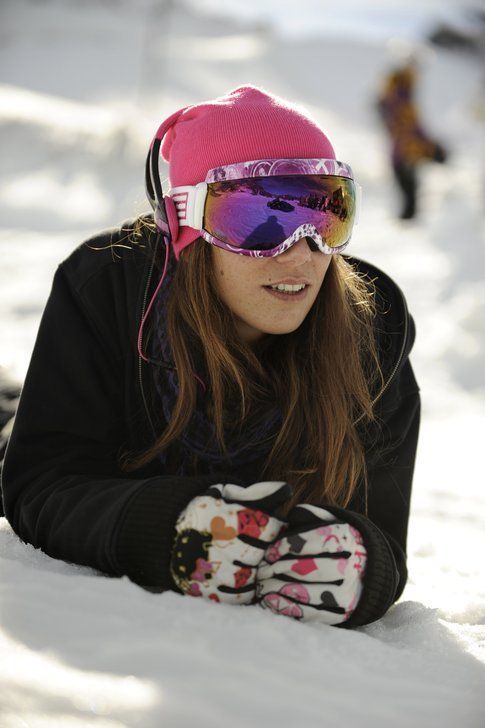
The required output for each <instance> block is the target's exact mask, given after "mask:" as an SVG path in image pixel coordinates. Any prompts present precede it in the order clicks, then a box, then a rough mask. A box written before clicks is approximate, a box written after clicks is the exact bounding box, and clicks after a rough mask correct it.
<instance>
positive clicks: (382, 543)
mask: <svg viewBox="0 0 485 728" xmlns="http://www.w3.org/2000/svg"><path fill="white" fill-rule="evenodd" d="M325 509H326V510H328V511H330V512H331V513H333V514H334V515H335V516H337V518H339V519H341V520H342V521H345V522H346V523H349V524H350V525H351V526H354V528H356V529H357V530H358V531H359V532H360V534H361V535H362V538H363V540H364V546H365V548H366V551H367V562H366V567H365V572H364V580H363V590H362V594H361V597H360V599H359V603H358V604H357V607H356V608H355V610H354V611H353V613H352V615H351V616H350V617H349V619H348V620H347V621H346V622H343V623H342V624H340V625H338V626H339V627H347V628H352V627H362V626H363V625H364V624H369V623H370V622H375V620H376V619H380V618H381V617H383V616H384V614H385V613H386V612H387V610H388V609H389V607H390V606H391V605H392V604H393V603H394V601H395V598H396V593H397V588H398V584H399V572H398V569H397V566H396V560H395V558H394V554H393V552H392V549H391V547H390V545H389V542H388V540H387V539H386V537H385V535H384V534H383V533H382V531H381V530H380V529H379V528H377V526H376V525H375V524H374V523H372V521H370V520H369V519H368V518H366V517H365V516H362V515H360V514H358V513H355V512H354V511H348V510H346V509H344V508H338V507H336V506H325Z"/></svg>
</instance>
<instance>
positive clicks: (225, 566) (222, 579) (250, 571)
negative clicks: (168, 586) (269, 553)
mask: <svg viewBox="0 0 485 728" xmlns="http://www.w3.org/2000/svg"><path fill="white" fill-rule="evenodd" d="M291 493H292V491H291V487H290V486H289V485H288V483H281V482H262V483H254V484H253V485H250V486H249V487H247V488H244V487H242V486H240V485H233V484H232V483H228V484H227V485H220V484H219V485H212V486H211V487H210V488H209V489H208V490H207V491H206V492H205V493H204V494H203V495H200V496H197V497H196V498H194V499H193V500H191V501H190V503H189V505H188V506H187V508H185V510H184V511H182V513H181V514H180V516H179V518H178V520H177V523H176V526H175V530H176V534H177V535H176V538H175V541H174V546H173V549H172V557H171V563H170V570H171V573H172V577H173V579H174V581H175V583H176V584H177V586H178V587H179V589H181V591H183V592H184V593H185V594H190V595H191V596H194V597H206V598H208V599H214V600H215V601H216V602H219V601H222V602H227V603H229V604H250V603H251V602H253V601H254V597H255V588H256V567H257V566H258V564H259V562H260V561H261V559H262V558H263V556H264V552H265V550H266V548H267V547H268V545H269V544H270V543H271V542H272V541H274V540H275V539H276V538H277V537H278V535H279V533H280V531H281V529H282V528H283V527H284V526H285V525H286V523H285V521H283V520H280V519H278V518H277V517H276V515H272V514H277V512H278V507H279V506H280V505H282V504H283V503H284V502H285V501H287V500H288V499H289V498H290V497H291Z"/></svg>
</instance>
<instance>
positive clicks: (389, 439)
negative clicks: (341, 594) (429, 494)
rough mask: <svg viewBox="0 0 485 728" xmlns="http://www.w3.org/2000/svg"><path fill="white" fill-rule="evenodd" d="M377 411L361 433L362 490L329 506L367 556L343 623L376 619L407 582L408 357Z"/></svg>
mask: <svg viewBox="0 0 485 728" xmlns="http://www.w3.org/2000/svg"><path fill="white" fill-rule="evenodd" d="M377 415H378V419H377V422H376V425H375V427H373V428H372V433H367V437H368V438H371V439H370V440H368V449H367V480H368V484H367V495H366V496H365V495H364V494H363V493H364V489H363V490H362V491H361V493H360V494H359V495H358V496H357V498H356V499H354V501H353V502H352V503H351V504H350V507H349V509H338V508H335V507H330V508H329V510H331V511H332V512H334V513H335V515H339V517H340V518H342V520H346V521H347V522H348V523H350V524H351V525H353V526H355V528H357V529H358V530H359V531H360V533H361V534H362V538H363V541H364V544H365V546H366V549H367V556H368V558H367V565H366V571H365V576H364V582H363V591H362V595H361V598H360V600H359V603H358V605H357V607H356V609H355V611H354V612H353V614H352V616H351V617H350V619H349V620H348V621H347V622H346V623H344V624H343V625H342V626H344V627H358V626H361V625H363V624H368V623H369V622H373V621H374V620H376V619H379V618H380V617H382V616H383V615H384V614H385V613H386V612H387V610H388V609H389V607H390V606H391V605H392V604H393V603H394V602H395V601H396V600H397V599H398V598H399V597H400V596H401V594H402V592H403V590H404V587H405V585H406V581H407V567H406V540H407V530H408V521H409V509H410V500H411V486H412V479H413V471H414V462H415V457H416V448H417V442H418V434H419V421H420V397H419V389H418V385H417V383H416V380H415V377H414V373H413V370H412V367H411V363H410V362H409V360H408V359H407V360H406V362H405V363H404V365H403V367H402V369H401V371H400V373H399V375H398V376H397V377H396V378H395V380H394V381H393V383H392V385H391V386H390V387H389V389H388V390H387V391H386V393H385V395H384V396H383V398H382V401H381V402H380V404H379V407H378V411H377Z"/></svg>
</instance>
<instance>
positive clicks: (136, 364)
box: [2, 223, 419, 626]
mask: <svg viewBox="0 0 485 728" xmlns="http://www.w3.org/2000/svg"><path fill="white" fill-rule="evenodd" d="M130 230H131V228H130V223H126V224H125V225H124V226H123V227H122V228H120V229H113V230H110V231H106V232H104V233H102V234H100V235H98V236H96V237H94V238H92V239H91V240H89V241H88V242H87V243H85V244H83V245H81V246H80V247H78V248H77V249H76V250H75V251H74V252H73V253H72V254H71V255H70V256H69V257H68V258H67V260H65V261H64V262H63V263H62V264H61V265H60V266H59V268H58V270H57V272H56V274H55V277H54V281H53V287H52V291H51V294H50V297H49V299H48V301H47V304H46V308H45V311H44V314H43V317H42V321H41V324H40V328H39V332H38V336H37V341H36V344H35V348H34V351H33V354H32V359H31V363H30V367H29V370H28V373H27V377H26V380H25V384H24V387H23V390H22V394H21V397H20V403H19V407H18V411H17V416H16V420H15V424H14V428H13V432H12V435H11V438H10V442H9V444H8V447H7V452H6V457H5V464H4V469H3V475H2V491H3V501H4V508H5V514H6V517H7V518H8V520H9V522H10V523H11V525H12V528H13V529H14V531H15V532H16V533H17V534H18V535H19V536H20V538H21V539H22V540H23V541H26V542H28V543H31V544H32V545H33V546H35V547H36V548H41V549H42V550H43V551H45V552H46V553H47V554H49V555H50V556H52V557H54V558H58V559H64V560H66V561H71V562H74V563H77V564H85V565H89V566H91V567H94V568H96V569H99V570H100V571H102V572H104V573H106V574H111V575H115V576H122V575H128V576H129V577H130V579H132V580H133V581H135V582H136V583H138V584H140V585H143V586H145V587H147V588H152V589H154V590H159V591H163V590H165V589H174V590H176V587H175V585H174V583H173V581H172V579H171V576H170V571H169V557H170V550H171V545H172V542H173V538H174V533H175V531H174V526H175V521H176V519H177V516H178V515H179V513H180V511H181V510H182V509H183V508H184V507H185V506H186V505H187V503H188V502H189V501H190V500H191V499H192V498H193V497H194V496H196V495H198V494H200V493H201V492H203V491H204V490H205V489H206V488H207V487H208V485H209V484H211V483H212V482H213V481H214V476H212V477H211V476H208V475H206V474H204V473H200V474H199V475H197V476H196V477H180V476H174V475H172V474H171V472H170V470H171V468H170V467H168V469H166V471H165V472H162V468H161V465H160V463H159V462H158V461H154V462H152V463H151V464H150V465H149V466H147V467H145V468H143V469H141V470H137V471H136V472H133V473H130V474H127V473H126V472H124V471H122V470H121V469H120V466H119V456H120V453H121V452H122V451H124V450H130V451H140V450H143V449H144V448H145V447H146V446H147V444H150V443H151V442H152V441H153V439H154V436H155V434H156V433H155V432H154V430H153V429H152V428H154V427H155V426H154V424H153V423H154V422H155V421H156V418H155V410H154V406H153V401H152V399H153V389H154V387H153V384H152V382H153V376H152V372H151V371H150V370H151V367H152V365H150V364H146V363H145V362H144V361H143V360H142V359H140V358H139V357H138V354H137V346H136V339H137V333H138V327H139V322H140V319H141V316H142V312H143V310H144V307H145V306H146V303H147V300H149V296H150V293H151V292H152V291H153V289H154V286H155V285H156V283H157V281H158V278H159V275H160V274H159V260H160V257H161V256H160V249H159V245H160V243H159V241H158V239H157V238H156V236H155V235H153V234H151V233H144V237H143V239H142V241H141V244H137V245H133V246H131V247H120V246H124V245H128V246H129V234H130ZM350 260H351V261H352V262H354V263H355V265H356V266H357V267H358V268H359V269H360V270H361V271H363V272H365V273H367V274H368V275H369V276H370V277H371V278H372V279H374V280H375V284H376V286H377V292H378V298H379V301H378V303H379V307H380V309H381V310H382V311H383V313H382V315H380V316H379V318H378V321H377V322H376V326H377V328H378V331H379V348H380V353H381V362H382V367H383V371H384V377H385V381H386V384H385V388H384V391H383V392H382V393H380V395H379V400H378V404H377V413H378V416H379V419H380V425H379V427H375V428H374V430H372V431H371V432H367V433H366V434H365V442H366V452H367V465H368V475H369V492H368V503H367V517H366V516H364V515H363V513H364V512H365V508H366V506H365V503H364V496H363V492H364V491H363V488H360V489H358V490H357V491H356V494H355V496H354V498H353V501H352V503H351V504H350V508H349V509H346V510H345V512H343V515H344V517H345V519H346V520H347V521H348V522H351V523H354V525H355V526H356V527H357V528H358V529H359V530H360V531H361V533H362V535H363V537H364V542H365V545H366V547H367V551H368V563H367V568H366V577H365V582H364V591H363V595H362V597H361V599H360V602H359V605H358V607H357V609H356V611H355V612H354V614H353V615H352V618H351V619H350V620H349V622H348V623H347V626H355V625H359V624H365V623H367V622H370V621H373V620H374V619H377V618H378V617H380V616H382V615H383V614H384V613H385V612H386V610H387V609H388V608H389V606H390V605H391V604H392V603H393V602H394V601H395V600H396V599H397V598H398V597H399V595H400V594H401V593H402V590H403V588H404V585H405V583H406V578H407V572H406V556H405V552H406V533H407V526H408V516H409V501H410V494H411V481H412V474H413V467H414V458H415V451H416V443H417V436H418V428H419V391H418V386H417V384H416V381H415V378H414V375H413V372H412V369H411V365H410V363H409V360H408V354H409V351H410V349H411V346H412V343H413V340H414V324H413V321H412V319H411V317H410V316H409V314H408V312H407V308H406V303H405V300H404V297H403V295H402V293H401V291H400V290H399V288H398V287H397V286H396V284H395V283H394V282H393V281H392V280H391V279H390V278H389V277H388V276H387V275H385V274H384V273H382V272H381V271H379V270H378V269H377V268H374V267H373V266H371V265H370V264H368V263H365V262H363V261H358V260H356V259H350ZM362 436H363V437H364V434H363V435H362ZM169 462H170V461H169ZM167 470H168V471H167ZM257 476H258V474H257V473H251V474H247V473H246V474H243V473H224V474H221V477H224V478H226V479H227V480H232V482H243V483H246V484H248V480H249V478H252V480H251V482H254V480H258V479H259V478H258V477H257ZM333 510H334V511H338V510H339V509H336V508H333Z"/></svg>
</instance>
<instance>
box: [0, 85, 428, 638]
mask: <svg viewBox="0 0 485 728" xmlns="http://www.w3.org/2000/svg"><path fill="white" fill-rule="evenodd" d="M160 155H162V156H163V158H164V159H165V160H166V161H168V163H169V179H170V185H171V189H170V190H169V191H168V192H165V193H164V192H162V186H161V181H160V175H159V158H160ZM146 180H147V193H148V197H149V200H150V202H151V204H152V207H153V209H154V215H153V216H151V215H145V216H143V217H141V218H139V219H137V220H135V221H132V222H129V223H125V224H124V225H123V226H122V227H121V228H120V229H116V230H109V231H107V232H104V233H101V234H100V235H97V236H96V237H94V238H92V239H91V240H89V241H88V242H87V243H85V244H83V245H82V246H80V247H79V248H78V249H77V250H75V251H74V252H73V254H72V255H70V256H69V258H68V259H67V260H65V261H64V262H63V263H62V264H61V265H60V266H59V268H58V270H57V273H56V275H55V278H54V283H53V288H52V292H51V295H50V298H49V300H48V302H47V305H46V309H45V312H44V315H43V319H42V322H41V325H40V330H39V334H38V338H37V342H36V345H35V349H34V353H33V356H32V361H31V364H30V368H29V372H28V375H27V379H26V382H25V386H24V388H23V391H22V395H21V400H20V404H19V408H18V413H17V417H16V422H15V425H14V428H13V432H12V436H11V439H10V442H9V445H8V448H7V454H6V459H5V466H4V473H3V498H4V506H5V511H6V516H7V518H8V519H9V521H10V523H11V524H12V527H13V528H14V530H15V531H16V532H17V534H18V535H19V536H20V538H21V539H23V540H24V541H26V542H29V543H31V544H33V545H34V546H35V547H37V548H41V549H42V550H43V551H45V552H46V553H47V554H49V555H50V556H52V557H54V558H59V559H64V560H66V561H71V562H74V563H77V564H85V565H89V566H92V567H95V568H96V569H99V570H101V571H103V572H105V573H107V574H111V575H117V576H122V575H128V576H129V578H130V579H132V580H133V581H134V582H136V583H137V584H140V585H141V586H144V587H146V588H149V589H152V590H154V591H164V590H167V589H172V590H175V591H178V592H181V593H183V594H187V595H192V596H201V597H203V598H208V599H212V600H214V601H217V602H219V601H220V602H227V603H231V604H240V605H247V604H256V605H259V606H260V607H262V608H265V609H270V610H272V611H273V612H275V613H280V614H284V615H288V616H291V617H295V618H297V619H302V620H316V621H320V622H323V623H325V624H332V625H341V626H345V627H355V626H359V625H363V624H366V623H368V622H371V621H373V620H375V619H378V618H379V617H381V616H382V615H383V614H385V612H386V611H387V610H388V609H389V607H390V606H391V605H392V604H393V602H395V601H396V600H397V599H398V598H399V596H400V595H401V593H402V590H403V588H404V585H405V583H406V577H407V572H406V555H405V554H406V532H407V526H408V517H409V501H410V493H411V481H412V474H413V466H414V458H415V450H416V442H417V436H418V426H419V392H418V386H417V384H416V381H415V378H414V375H413V371H412V369H411V365H410V362H409V359H408V355H409V352H410V349H411V346H412V343H413V339H414V325H413V321H412V319H411V317H410V316H409V314H408V312H407V308H406V303H405V300H404V297H403V295H402V293H401V291H400V290H399V288H398V287H397V286H396V284H395V283H394V282H393V281H392V280H391V279H390V278H389V277H388V276H387V275H386V274H384V273H383V272H381V271H380V270H378V269H377V268H375V267H374V266H373V265H371V264H369V263H366V262H364V261H362V260H358V259H356V258H352V257H349V256H347V255H345V256H344V255H342V253H343V250H344V248H345V247H346V246H347V244H348V242H349V240H350V236H351V233H352V227H353V224H354V222H355V217H356V208H357V202H358V199H357V197H358V196H357V189H358V186H357V185H356V183H355V181H354V178H353V174H352V170H351V168H350V167H349V165H347V164H345V163H343V162H339V161H337V160H336V157H335V153H334V150H333V147H332V145H331V143H330V141H329V139H328V138H327V136H326V135H325V134H324V133H323V131H322V130H321V129H320V128H319V126H318V125H317V124H316V123H315V122H314V121H312V120H311V119H310V118H309V117H308V116H307V115H306V113H305V112H303V111H302V110H301V109H299V108H296V107H294V106H292V105H291V104H290V103H288V102H287V101H284V100H282V99H279V98H276V97H275V96H273V95H271V94H269V93H267V92H265V91H263V90H261V89H258V88H255V87H253V86H243V87H241V88H238V89H236V90H234V91H231V92H229V93H228V94H227V95H225V96H223V97H221V98H218V99H215V100H212V101H208V102H206V103H201V104H196V105H193V106H187V107H185V108H184V109H181V110H180V111H177V112H176V113H174V114H172V116H170V117H169V118H168V119H167V120H166V121H165V122H164V123H163V124H162V125H161V126H160V128H159V130H158V132H157V134H156V136H155V139H154V140H153V143H152V145H151V148H150V152H149V155H148V159H147V168H146Z"/></svg>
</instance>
